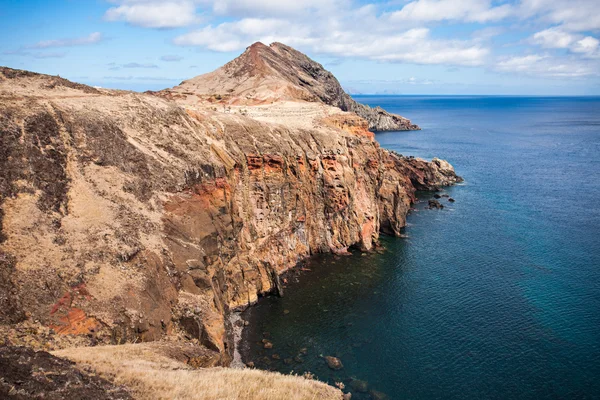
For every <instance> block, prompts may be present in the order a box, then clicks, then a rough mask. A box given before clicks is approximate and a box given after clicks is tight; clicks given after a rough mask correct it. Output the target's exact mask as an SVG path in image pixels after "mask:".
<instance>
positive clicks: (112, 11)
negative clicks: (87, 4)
mask: <svg viewBox="0 0 600 400" xmlns="http://www.w3.org/2000/svg"><path fill="white" fill-rule="evenodd" d="M104 18H105V19H106V20H108V21H125V22H127V23H129V24H131V25H136V26H141V27H145V28H178V27H182V26H188V25H192V24H194V23H197V22H198V21H199V17H198V16H197V15H196V4H194V2H193V1H189V0H181V1H177V0H176V1H164V2H163V1H128V2H125V3H124V4H122V5H120V6H118V7H112V8H109V9H108V11H106V13H105V14H104Z"/></svg>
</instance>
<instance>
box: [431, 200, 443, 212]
mask: <svg viewBox="0 0 600 400" xmlns="http://www.w3.org/2000/svg"><path fill="white" fill-rule="evenodd" d="M428 204H429V209H430V210H432V209H434V208H436V209H438V210H442V209H443V208H444V205H443V204H442V203H440V202H439V201H437V200H429V202H428Z"/></svg>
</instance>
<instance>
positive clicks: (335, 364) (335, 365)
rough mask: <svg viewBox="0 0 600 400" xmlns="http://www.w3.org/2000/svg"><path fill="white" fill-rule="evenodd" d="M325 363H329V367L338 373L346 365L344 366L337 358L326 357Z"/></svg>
mask: <svg viewBox="0 0 600 400" xmlns="http://www.w3.org/2000/svg"><path fill="white" fill-rule="evenodd" d="M325 361H326V362H327V366H328V367H329V368H331V369H333V370H336V371H337V370H340V369H342V368H344V364H342V361H341V360H340V359H339V358H337V357H333V356H326V357H325Z"/></svg>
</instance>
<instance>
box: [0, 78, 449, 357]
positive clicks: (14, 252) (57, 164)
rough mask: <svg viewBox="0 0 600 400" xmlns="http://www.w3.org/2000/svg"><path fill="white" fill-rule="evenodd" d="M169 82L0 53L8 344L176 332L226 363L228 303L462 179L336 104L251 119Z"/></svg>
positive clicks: (0, 316)
mask: <svg viewBox="0 0 600 400" xmlns="http://www.w3.org/2000/svg"><path fill="white" fill-rule="evenodd" d="M164 97H169V96H165V95H164V94H162V96H154V95H149V94H137V93H129V92H122V91H107V90H102V89H100V90H97V89H93V88H90V87H87V86H84V85H79V84H73V83H71V82H68V81H66V80H63V79H60V78H57V77H51V76H46V75H38V74H34V73H29V72H25V71H17V70H12V69H8V68H2V69H0V141H1V143H0V152H1V154H0V324H2V326H0V330H3V331H2V332H3V334H4V337H5V340H7V341H8V342H11V343H24V342H25V343H28V344H31V345H35V346H41V347H44V346H46V347H50V348H52V347H65V346H71V345H75V344H77V345H89V344H95V343H113V344H116V343H125V342H133V341H153V340H158V339H160V338H164V337H171V338H179V339H182V340H188V341H190V340H191V341H192V342H194V343H200V344H202V345H203V346H205V347H206V348H207V349H209V351H211V352H212V353H213V356H212V357H213V358H214V360H213V361H211V365H218V364H227V363H228V362H229V361H230V357H231V350H232V347H233V346H232V338H231V335H230V332H231V329H228V328H229V327H228V320H227V318H226V316H227V314H228V313H229V311H230V310H231V309H235V308H243V307H246V306H248V305H249V304H252V303H254V302H256V301H257V298H258V296H259V295H261V294H264V293H267V292H273V291H279V292H281V291H282V290H283V288H282V285H281V283H280V281H279V278H278V276H279V274H281V273H282V272H283V271H285V270H286V269H288V268H291V267H293V266H294V265H295V264H296V263H297V262H298V261H299V260H301V259H302V258H304V257H307V256H309V255H310V254H312V253H315V252H324V251H334V252H344V251H346V250H347V249H348V247H350V246H357V247H359V248H360V249H362V250H369V249H371V248H372V246H373V244H374V242H375V241H376V240H377V238H378V235H379V232H380V230H381V231H384V232H387V233H390V234H399V233H400V229H401V228H402V227H403V226H404V223H405V216H406V214H407V212H408V210H409V207H410V203H411V202H412V201H414V192H415V190H416V189H423V190H434V189H436V188H438V187H439V186H441V185H448V184H452V183H455V182H457V181H459V180H460V178H459V177H457V176H456V175H455V174H454V170H453V169H452V167H451V166H450V165H449V164H447V163H445V162H444V161H441V160H434V161H433V162H426V161H424V160H420V159H414V158H405V157H401V156H398V155H396V154H392V153H390V152H388V151H386V150H383V149H381V148H379V145H378V144H377V143H376V142H375V141H374V140H373V135H372V134H371V133H370V132H368V130H367V129H366V128H367V124H366V123H365V122H364V120H362V119H360V118H358V117H356V116H355V115H353V114H349V113H344V112H342V111H340V110H339V109H334V108H333V107H329V106H323V105H319V106H318V107H316V108H311V109H310V113H309V114H310V115H311V118H309V120H307V118H305V117H302V118H300V119H294V118H291V117H290V121H291V122H290V123H289V124H286V125H281V124H276V123H269V122H268V121H269V118H271V119H275V120H276V121H281V120H280V117H277V115H279V114H276V113H275V111H273V109H272V108H270V109H269V110H270V111H269V112H270V113H271V114H269V112H266V111H265V110H264V109H262V108H260V107H255V108H253V109H252V110H249V111H247V112H246V114H248V115H250V114H252V113H253V112H254V113H256V117H255V118H252V117H251V116H247V115H242V114H240V113H226V112H217V111H215V110H214V108H212V107H204V106H202V105H196V106H194V107H192V106H190V105H189V103H188V98H187V97H186V98H176V101H181V104H182V105H180V104H178V103H177V102H176V101H173V100H169V99H165V98H164ZM284 106H285V103H283V105H281V106H280V107H282V109H283V108H285V107H284ZM277 110H279V109H277ZM288 111H289V110H288ZM277 112H280V111H277ZM273 113H275V114H273ZM286 115H289V112H288V114H286ZM265 121H266V122H265ZM294 121H296V122H295V123H294ZM24 332H27V334H25V333H24ZM215 360H216V361H215Z"/></svg>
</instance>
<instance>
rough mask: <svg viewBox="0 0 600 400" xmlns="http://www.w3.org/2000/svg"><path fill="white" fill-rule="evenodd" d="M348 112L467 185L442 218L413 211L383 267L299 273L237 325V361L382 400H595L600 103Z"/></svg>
mask: <svg viewBox="0 0 600 400" xmlns="http://www.w3.org/2000/svg"><path fill="white" fill-rule="evenodd" d="M358 100H359V101H362V102H365V103H369V104H372V105H373V104H377V105H381V106H383V107H384V108H386V109H388V110H389V111H392V112H398V113H400V114H402V115H405V116H407V117H409V118H411V119H412V120H413V121H414V122H416V123H418V124H420V125H421V127H422V128H423V131H421V132H403V133H397V132H390V133H380V134H378V135H377V140H378V141H379V142H380V143H381V144H382V146H383V147H385V148H389V149H393V150H396V151H398V152H400V153H402V154H407V155H408V154H410V155H415V156H420V157H424V158H432V157H434V156H439V157H441V158H445V159H447V160H448V161H450V162H451V163H452V164H453V165H454V166H455V168H456V170H457V172H458V173H459V174H460V175H462V176H463V177H464V178H465V180H466V183H465V184H464V185H460V186H455V187H452V188H447V189H446V193H447V194H449V195H450V196H451V197H453V198H455V199H456V203H453V204H452V203H449V202H447V200H445V199H441V200H440V201H441V202H442V203H443V204H444V205H445V206H446V208H444V210H426V209H425V208H424V207H425V204H423V203H420V204H417V205H416V209H417V211H416V212H413V213H412V214H411V215H410V216H409V218H408V223H409V226H408V227H407V228H406V234H407V236H408V237H407V238H402V239H401V238H391V237H383V238H382V244H383V245H384V246H385V247H386V250H385V252H383V253H382V254H379V253H372V254H366V255H362V254H360V253H359V252H356V253H355V254H354V255H352V256H348V257H339V256H333V255H319V256H316V257H314V258H312V259H311V260H309V261H307V262H306V265H305V267H306V269H309V270H310V271H297V272H296V274H295V275H292V276H290V277H289V278H288V281H289V284H288V285H287V288H286V293H285V296H284V297H283V298H277V297H266V298H264V299H261V301H260V302H259V304H258V305H257V306H255V307H252V308H250V309H249V310H248V311H247V312H246V313H245V315H244V318H247V319H249V320H250V322H251V324H250V326H249V328H248V329H246V330H245V332H244V341H243V345H242V349H241V351H242V355H243V356H244V359H245V361H248V360H252V361H254V362H255V363H256V365H257V367H259V368H264V369H273V370H277V371H281V372H286V373H289V372H292V371H293V372H294V373H299V374H301V373H304V372H306V371H310V372H311V373H313V374H315V375H316V377H317V378H318V379H320V380H323V381H327V382H330V383H334V382H343V383H344V384H345V385H346V388H347V389H346V391H348V390H352V387H351V386H352V380H353V379H354V380H355V386H356V380H362V381H365V382H367V384H368V387H369V389H373V390H377V391H379V392H383V393H386V394H387V395H388V396H389V398H391V399H567V398H568V399H597V398H600V379H598V377H600V207H599V206H598V204H600V203H599V202H600V99H599V98H524V97H519V98H509V97H418V96H407V97H361V98H359V99H358ZM429 196H431V194H427V193H422V194H421V195H420V198H421V199H423V200H427V199H428V198H429ZM266 336H268V337H267V339H268V340H269V341H271V342H272V343H273V348H272V349H264V348H263V343H262V342H261V340H262V339H264V338H265V337H266ZM304 349H305V351H304ZM304 353H306V354H304ZM274 354H276V355H277V356H279V359H274V358H273V355H274ZM321 355H323V356H326V355H333V356H337V357H339V358H340V359H341V361H342V362H343V364H344V368H343V369H342V370H339V371H333V370H330V369H329V368H328V367H327V365H326V363H325V361H324V360H323V358H321V357H320V356H321ZM294 358H295V359H294ZM266 359H268V362H266V361H265V360H266ZM286 359H287V360H286ZM353 398H354V399H357V398H358V399H361V398H364V399H368V398H369V394H367V393H361V392H358V391H356V390H354V391H353Z"/></svg>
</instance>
